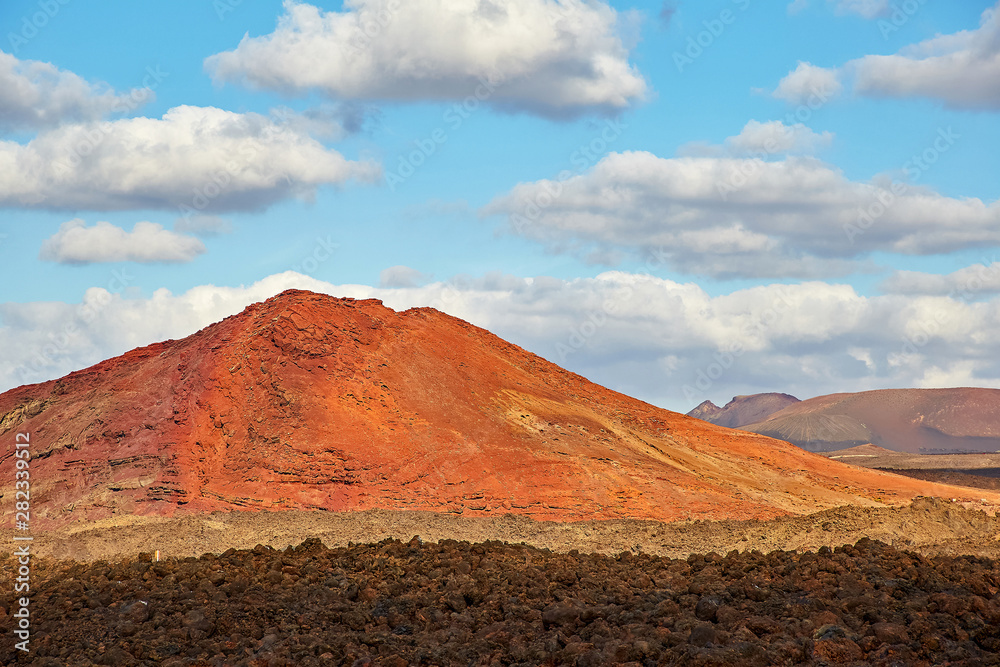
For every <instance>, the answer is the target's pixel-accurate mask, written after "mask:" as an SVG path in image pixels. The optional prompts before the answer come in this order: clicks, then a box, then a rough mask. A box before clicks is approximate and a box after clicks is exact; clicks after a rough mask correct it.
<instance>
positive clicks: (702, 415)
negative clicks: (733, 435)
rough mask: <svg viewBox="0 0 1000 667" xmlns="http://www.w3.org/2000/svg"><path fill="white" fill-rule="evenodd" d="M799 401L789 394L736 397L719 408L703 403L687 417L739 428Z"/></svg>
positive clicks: (710, 402)
mask: <svg viewBox="0 0 1000 667" xmlns="http://www.w3.org/2000/svg"><path fill="white" fill-rule="evenodd" d="M798 402H799V399H797V398H795V397H794V396H792V395H790V394H778V393H773V392H771V393H766V394H750V395H748V396H736V397H734V398H733V400H731V401H729V402H728V403H726V405H725V406H724V407H721V408H720V407H719V406H717V405H716V404H715V403H713V402H712V401H704V402H702V403H701V405H699V406H698V407H696V408H695V409H694V410H692V411H691V412H689V413H687V414H688V417H694V418H695V419H701V420H704V421H707V422H710V423H712V424H718V425H719V426H725V427H727V428H739V427H741V426H746V425H747V424H754V423H756V422H759V421H764V420H765V419H767V418H768V417H769V416H771V415H773V414H774V413H775V412H777V411H778V410H782V409H784V408H786V407H788V406H789V405H794V404H795V403H798Z"/></svg>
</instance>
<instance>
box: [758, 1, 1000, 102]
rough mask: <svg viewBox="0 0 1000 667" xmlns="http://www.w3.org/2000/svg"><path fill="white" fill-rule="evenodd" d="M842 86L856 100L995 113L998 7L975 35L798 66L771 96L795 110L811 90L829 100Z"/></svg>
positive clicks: (999, 66) (999, 67)
mask: <svg viewBox="0 0 1000 667" xmlns="http://www.w3.org/2000/svg"><path fill="white" fill-rule="evenodd" d="M857 4H858V5H859V6H860V5H866V4H872V5H873V7H874V5H875V4H878V3H865V2H858V3H857ZM879 24H880V26H882V28H883V32H886V31H887V30H895V29H896V27H895V24H893V23H890V22H889V21H888V20H883V21H880V23H879ZM886 34H888V33H886ZM845 81H846V82H847V83H848V84H849V85H850V86H851V90H852V91H853V93H854V94H856V95H862V96H867V97H882V98H926V99H933V100H939V101H941V102H943V103H944V104H945V106H947V107H950V108H953V109H972V110H988V111H997V110H1000V4H998V5H996V6H994V7H992V8H990V9H987V10H986V11H984V12H983V14H982V17H981V19H980V25H979V27H978V28H976V29H975V30H962V31H959V32H956V33H953V34H949V35H939V36H937V37H934V38H932V39H928V40H925V41H923V42H919V43H917V44H913V45H911V46H908V47H906V48H904V49H902V50H901V51H899V52H898V53H895V54H892V55H867V56H864V57H862V58H858V59H855V60H852V61H850V62H848V63H847V64H845V65H843V66H841V67H838V68H823V67H816V66H813V65H811V64H809V63H802V62H800V63H799V65H798V67H797V68H796V69H795V70H794V71H792V72H791V73H789V74H788V75H787V76H786V77H785V78H783V79H782V80H781V82H780V83H779V85H778V87H777V89H776V90H775V91H774V92H773V95H774V97H777V98H780V99H784V100H786V101H788V102H791V103H793V104H800V103H803V102H805V101H806V100H807V99H808V98H809V96H810V95H813V94H814V93H815V92H816V91H817V90H829V91H832V94H831V95H829V97H836V96H837V95H839V94H840V93H841V92H842V90H843V88H844V82H845Z"/></svg>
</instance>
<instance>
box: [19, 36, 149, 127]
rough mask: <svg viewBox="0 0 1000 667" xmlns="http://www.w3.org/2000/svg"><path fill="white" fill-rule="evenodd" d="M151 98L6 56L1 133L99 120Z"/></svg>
mask: <svg viewBox="0 0 1000 667" xmlns="http://www.w3.org/2000/svg"><path fill="white" fill-rule="evenodd" d="M151 99H152V93H151V92H150V91H149V90H148V89H144V90H142V91H141V92H140V91H132V92H131V93H123V94H119V93H116V92H115V91H114V90H112V89H111V87H110V86H108V85H106V84H99V83H90V82H89V81H86V80H85V79H82V78H81V77H79V76H77V75H76V74H74V73H72V72H68V71H66V70H61V69H59V68H58V67H56V66H54V65H52V64H50V63H45V62H39V61H37V60H20V59H18V58H16V57H15V56H13V55H11V54H9V53H4V52H3V51H0V132H10V131H33V130H39V129H45V128H51V127H56V126H58V125H61V124H63V123H70V122H81V121H93V120H97V119H100V118H103V117H104V116H106V115H108V114H110V113H112V112H119V113H122V112H125V111H128V110H131V109H134V108H136V107H137V106H138V105H139V103H140V102H146V101H149V100H151Z"/></svg>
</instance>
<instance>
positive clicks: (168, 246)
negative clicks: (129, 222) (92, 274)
mask: <svg viewBox="0 0 1000 667" xmlns="http://www.w3.org/2000/svg"><path fill="white" fill-rule="evenodd" d="M204 252H205V244H204V243H202V242H201V241H199V240H198V239H196V238H194V237H193V236H183V235H181V234H177V233H175V232H171V231H168V230H166V229H164V228H163V226H162V225H158V224H156V223H154V222H137V223H135V226H134V227H133V228H132V231H131V232H126V231H125V230H124V229H122V228H121V227H116V226H115V225H112V224H111V223H110V222H103V221H102V222H98V223H97V224H95V225H94V226H93V227H88V226H87V223H85V222H84V221H83V220H81V219H79V218H74V219H73V220H70V221H68V222H64V223H63V224H62V225H60V227H59V231H58V232H56V233H55V234H54V235H53V236H51V237H49V238H47V239H46V240H45V241H44V242H43V243H42V249H41V251H40V252H39V253H38V258H39V259H42V260H45V261H47V262H58V263H60V264H93V263H96V262H143V263H151V262H190V261H191V260H193V259H194V258H195V257H197V256H198V255H200V254H202V253H204Z"/></svg>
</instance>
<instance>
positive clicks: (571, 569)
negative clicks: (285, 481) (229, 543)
mask: <svg viewBox="0 0 1000 667" xmlns="http://www.w3.org/2000/svg"><path fill="white" fill-rule="evenodd" d="M5 562H9V560H7V559H5ZM32 576H33V589H32V602H31V609H32V611H33V615H32V619H33V621H32V623H33V625H32V628H33V638H32V642H31V647H32V650H31V652H30V653H28V654H20V653H18V652H16V651H14V650H13V649H12V648H11V645H10V643H8V642H5V643H4V645H3V647H2V648H0V662H2V663H3V664H7V665H10V664H33V665H52V666H62V665H91V664H104V665H165V666H167V667H180V666H181V665H247V666H250V665H253V666H264V665H270V666H275V665H326V664H345V665H356V666H362V665H387V666H389V665H391V666H400V667H403V666H405V665H511V664H516V665H562V664H567V665H629V666H638V665H660V664H685V665H761V666H769V665H799V664H803V665H827V664H849V665H850V664H853V665H928V666H929V665H942V664H949V665H968V666H972V665H995V664H1000V637H998V635H997V627H998V626H1000V595H998V589H1000V569H998V563H997V562H996V561H994V560H991V559H985V558H979V557H972V556H968V557H958V558H953V557H946V556H938V557H931V558H928V557H925V556H921V555H918V554H915V553H912V552H906V551H900V550H897V549H895V548H892V547H890V546H887V545H885V544H882V543H879V542H873V541H870V540H867V539H863V540H860V541H859V542H857V544H855V545H853V546H843V547H837V548H835V549H833V550H831V549H829V548H825V547H824V548H821V549H819V550H818V551H810V552H806V553H796V552H788V551H774V552H771V553H769V554H763V553H761V552H759V551H749V552H742V553H740V552H736V551H733V552H731V553H729V554H727V555H720V554H718V553H708V554H705V555H703V556H701V555H692V556H690V557H688V558H687V559H668V558H662V557H658V556H649V555H634V554H631V553H624V554H621V555H619V556H616V557H609V556H601V555H597V554H582V553H579V552H576V551H572V552H570V553H568V554H560V553H554V552H551V551H548V550H539V549H536V548H533V547H529V546H525V545H511V544H505V543H501V542H486V543H479V544H474V543H469V542H458V541H454V540H446V541H442V542H440V543H430V542H421V540H420V539H418V538H413V539H411V540H410V541H408V542H401V541H398V540H392V541H384V542H381V543H377V544H368V545H351V546H348V547H343V548H335V549H328V548H326V547H325V546H323V544H322V543H321V542H320V541H319V540H317V539H310V540H307V541H305V542H304V543H302V544H300V545H299V546H297V547H289V548H288V549H285V550H283V551H278V550H274V549H272V548H270V547H266V546H257V547H255V548H254V549H252V550H229V551H226V552H225V553H222V554H221V555H212V554H207V555H204V556H202V557H200V558H194V557H188V558H179V559H178V558H170V559H167V560H162V561H160V562H151V559H150V556H149V554H143V555H141V556H140V557H138V558H131V559H126V560H122V561H116V562H105V561H95V562H91V563H81V562H75V561H57V560H51V559H44V558H42V559H38V560H36V561H35V562H34V564H33V572H32ZM11 604H12V600H11V596H10V595H5V596H4V597H3V598H2V609H0V616H2V617H3V618H0V622H2V624H3V625H4V627H10V625H9V623H10V620H11V619H10V618H9V616H8V614H9V613H10V612H11V611H12V610H11Z"/></svg>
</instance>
